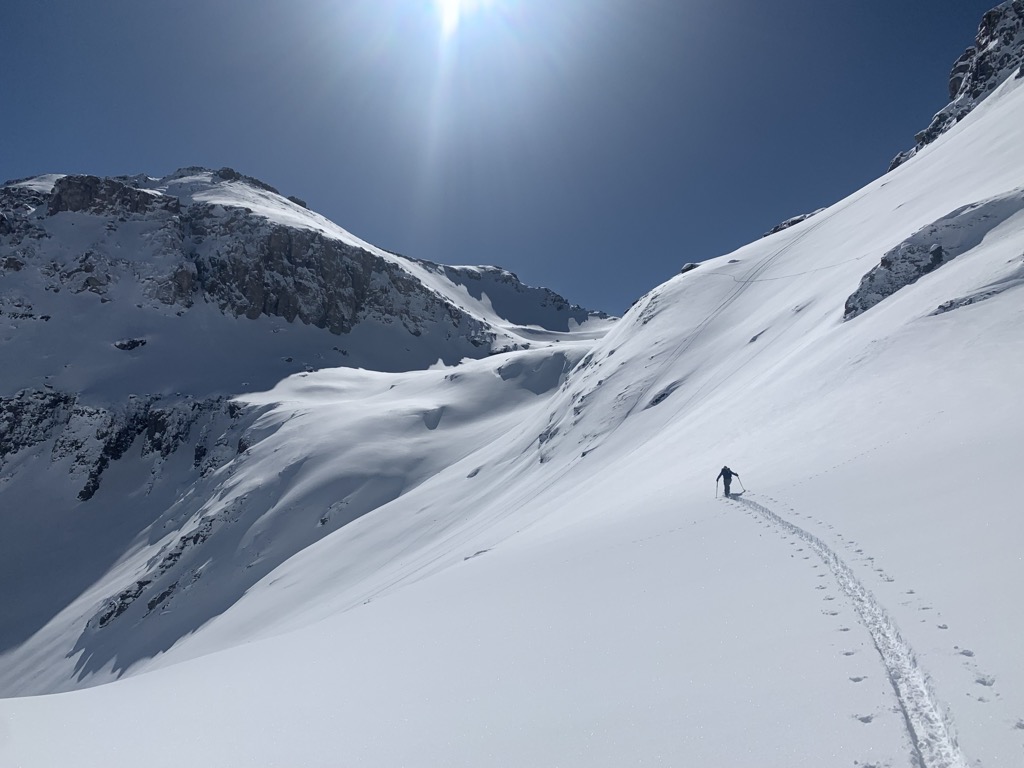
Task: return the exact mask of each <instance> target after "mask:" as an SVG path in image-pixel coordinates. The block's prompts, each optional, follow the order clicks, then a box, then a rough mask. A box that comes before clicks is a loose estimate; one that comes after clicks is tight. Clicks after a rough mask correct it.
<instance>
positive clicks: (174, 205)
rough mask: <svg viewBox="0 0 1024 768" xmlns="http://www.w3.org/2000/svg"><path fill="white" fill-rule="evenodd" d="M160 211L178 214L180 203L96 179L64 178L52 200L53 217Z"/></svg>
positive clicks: (89, 177) (118, 182) (50, 205)
mask: <svg viewBox="0 0 1024 768" xmlns="http://www.w3.org/2000/svg"><path fill="white" fill-rule="evenodd" d="M156 209H162V210H166V211H170V212H172V213H177V212H178V210H179V206H178V201H177V199H175V198H173V197H166V196H164V195H154V194H152V193H150V192H145V191H142V190H139V189H136V188H134V187H131V186H128V185H127V184H125V183H123V182H121V181H118V180H116V179H101V178H99V177H96V176H64V177H63V178H61V179H58V180H57V182H56V183H55V184H54V187H53V194H52V195H50V200H49V214H50V215H51V216H52V215H54V214H57V213H61V212H62V211H70V212H72V213H77V212H84V213H95V214H100V215H102V214H114V215H123V214H132V213H135V214H138V213H146V212H147V211H152V210H156Z"/></svg>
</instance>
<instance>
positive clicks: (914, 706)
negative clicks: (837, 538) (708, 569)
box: [732, 498, 968, 768]
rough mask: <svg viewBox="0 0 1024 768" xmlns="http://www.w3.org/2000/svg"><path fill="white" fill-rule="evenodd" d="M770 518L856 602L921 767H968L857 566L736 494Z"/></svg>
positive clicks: (943, 716) (910, 653)
mask: <svg viewBox="0 0 1024 768" xmlns="http://www.w3.org/2000/svg"><path fill="white" fill-rule="evenodd" d="M732 500H733V501H737V502H739V503H740V504H743V505H745V506H747V507H749V508H750V509H752V510H754V511H755V512H757V513H758V514H760V515H761V516H762V517H764V518H765V519H767V520H768V521H769V522H771V523H772V524H773V525H775V526H776V527H777V528H780V529H782V530H784V531H786V532H787V533H791V534H793V535H794V536H797V537H799V538H800V539H802V540H803V541H805V542H806V543H807V544H808V546H810V548H811V549H812V550H814V552H815V553H816V554H817V555H818V557H820V558H821V559H822V560H823V561H824V563H825V564H826V565H827V566H828V567H829V569H830V570H831V571H832V575H833V576H834V577H835V580H836V582H837V583H838V585H839V587H840V589H842V591H843V592H844V593H846V595H847V596H848V597H849V598H850V600H851V601H852V602H853V605H854V608H856V610H857V614H858V615H859V617H860V621H861V623H862V624H863V625H864V626H865V627H866V628H867V630H868V632H869V633H870V635H871V639H872V641H873V642H874V644H875V648H876V649H877V651H878V654H879V656H881V657H882V663H883V664H884V665H885V669H886V673H887V674H888V676H889V682H891V683H892V687H893V690H894V691H895V692H896V698H897V700H898V701H899V705H900V709H901V711H902V712H903V718H904V720H905V721H906V725H907V730H908V731H909V734H910V739H911V742H912V743H913V745H914V752H915V755H914V757H915V758H916V759H915V763H916V765H918V766H919V768H968V763H967V759H966V758H965V757H964V756H963V753H962V752H961V751H960V747H959V746H958V745H957V742H956V737H955V735H954V734H953V732H952V729H951V723H950V722H949V720H948V717H947V715H946V714H945V713H944V712H943V709H942V707H941V706H940V705H939V703H938V701H937V700H936V697H935V694H934V693H933V692H932V689H931V684H930V682H929V680H928V676H927V675H926V674H925V672H924V670H922V669H921V667H920V666H919V665H918V663H917V658H916V656H915V654H914V650H913V649H912V648H911V647H910V645H909V644H908V643H907V641H906V640H904V639H903V637H902V636H901V635H900V631H899V629H898V628H897V627H896V624H895V623H894V622H893V620H892V619H891V618H890V617H889V615H888V614H887V613H886V611H885V609H884V608H883V607H882V606H881V604H880V603H879V602H878V601H877V600H876V599H875V596H874V595H872V594H871V592H870V591H869V590H868V589H867V587H865V586H864V585H863V584H861V582H860V580H859V579H858V578H857V577H856V576H855V575H854V573H853V570H852V569H851V568H850V566H848V565H847V564H846V563H845V562H844V561H843V559H842V558H840V557H839V555H837V554H836V553H835V552H834V551H833V550H832V549H831V548H830V547H829V546H828V545H827V544H825V542H823V541H822V540H821V539H819V538H818V537H817V536H815V535H814V534H812V533H808V532H807V531H805V530H804V529H803V528H800V527H799V526H797V525H794V524H793V523H791V522H789V521H788V520H785V519H783V518H782V517H779V516H778V515H777V514H775V513H774V512H772V511H771V510H770V509H768V508H767V507H764V506H762V505H760V504H758V503H757V502H754V501H750V500H749V499H740V498H733V499H732Z"/></svg>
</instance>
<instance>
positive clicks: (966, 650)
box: [953, 646, 974, 656]
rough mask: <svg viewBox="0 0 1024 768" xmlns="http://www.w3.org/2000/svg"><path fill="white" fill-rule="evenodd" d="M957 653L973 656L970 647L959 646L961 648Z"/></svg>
mask: <svg viewBox="0 0 1024 768" xmlns="http://www.w3.org/2000/svg"><path fill="white" fill-rule="evenodd" d="M953 647H954V648H955V647H956V646H953ZM958 653H959V654H960V655H961V656H974V651H972V650H971V649H970V648H961V649H960V650H959V651H958Z"/></svg>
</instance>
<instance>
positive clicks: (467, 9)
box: [434, 0, 492, 38]
mask: <svg viewBox="0 0 1024 768" xmlns="http://www.w3.org/2000/svg"><path fill="white" fill-rule="evenodd" d="M491 1H492V0H434V4H435V5H436V6H437V13H438V16H439V17H440V19H441V34H442V35H444V37H445V38H449V37H451V36H452V35H454V34H455V32H456V31H457V30H458V28H459V22H460V21H461V20H462V18H463V17H464V16H468V15H469V14H470V13H475V12H476V11H479V10H482V9H484V8H486V7H487V6H488V5H490V4H491Z"/></svg>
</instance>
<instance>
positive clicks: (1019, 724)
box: [1013, 719, 1024, 731]
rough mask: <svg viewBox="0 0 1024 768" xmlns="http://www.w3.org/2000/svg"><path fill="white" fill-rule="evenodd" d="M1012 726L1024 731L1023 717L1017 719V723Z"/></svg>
mask: <svg viewBox="0 0 1024 768" xmlns="http://www.w3.org/2000/svg"><path fill="white" fill-rule="evenodd" d="M1013 727H1014V728H1015V729H1016V730H1018V731H1024V719H1021V720H1018V721H1017V724H1016V725H1015V726H1013Z"/></svg>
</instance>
